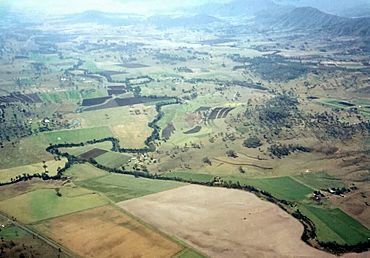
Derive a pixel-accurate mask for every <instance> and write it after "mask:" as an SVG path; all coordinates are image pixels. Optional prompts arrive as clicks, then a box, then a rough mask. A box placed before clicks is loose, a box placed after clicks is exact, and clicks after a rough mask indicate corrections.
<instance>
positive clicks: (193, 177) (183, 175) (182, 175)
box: [164, 172, 214, 183]
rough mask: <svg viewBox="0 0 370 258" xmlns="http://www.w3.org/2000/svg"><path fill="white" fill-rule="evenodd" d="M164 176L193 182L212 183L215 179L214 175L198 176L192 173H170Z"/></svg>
mask: <svg viewBox="0 0 370 258" xmlns="http://www.w3.org/2000/svg"><path fill="white" fill-rule="evenodd" d="M164 176H166V177H170V178H182V179H184V180H192V181H196V182H203V183H206V182H210V181H212V179H213V178H214V176H212V175H208V174H198V173H191V172H169V173H165V174H164Z"/></svg>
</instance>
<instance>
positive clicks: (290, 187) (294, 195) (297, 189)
mask: <svg viewBox="0 0 370 258" xmlns="http://www.w3.org/2000/svg"><path fill="white" fill-rule="evenodd" d="M223 179H224V180H225V181H229V180H231V181H232V182H237V181H239V183H240V184H241V185H251V186H254V187H256V188H258V189H261V190H264V191H266V192H269V193H270V194H272V195H273V196H274V197H276V198H279V199H283V200H290V201H300V200H304V199H305V198H306V196H307V195H309V194H310V193H312V192H313V189H311V188H309V187H307V186H305V185H303V184H300V183H299V182H297V181H296V180H294V179H292V178H290V177H277V178H261V179H254V178H253V179H249V178H237V177H225V178H223Z"/></svg>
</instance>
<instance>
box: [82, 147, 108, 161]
mask: <svg viewBox="0 0 370 258" xmlns="http://www.w3.org/2000/svg"><path fill="white" fill-rule="evenodd" d="M106 152H108V151H107V150H102V149H98V148H95V149H92V150H89V151H87V152H85V153H83V154H81V155H80V156H78V157H79V158H81V159H84V160H89V159H95V158H96V157H99V156H101V155H103V154H104V153H106Z"/></svg>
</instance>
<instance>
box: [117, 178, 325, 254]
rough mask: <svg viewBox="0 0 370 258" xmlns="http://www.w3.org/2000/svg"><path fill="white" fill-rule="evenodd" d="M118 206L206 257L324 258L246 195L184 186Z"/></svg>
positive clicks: (297, 230) (274, 209) (287, 220)
mask: <svg viewBox="0 0 370 258" xmlns="http://www.w3.org/2000/svg"><path fill="white" fill-rule="evenodd" d="M119 205H120V207H122V208H124V209H126V210H127V211H129V212H130V213H132V214H134V215H135V216H137V217H139V218H140V219H143V220H144V221H146V222H148V223H150V224H152V225H153V226H155V227H158V228H159V229H160V230H162V231H164V232H166V233H167V234H169V235H175V236H176V237H179V238H180V239H183V240H185V241H186V242H187V243H188V244H189V245H191V246H193V247H194V248H196V249H198V250H200V251H202V252H204V253H205V254H207V255H209V256H211V257H297V254H299V256H300V257H330V254H327V253H325V252H322V251H319V250H316V249H314V248H312V247H310V246H308V245H307V244H305V243H304V242H303V241H301V235H302V232H303V226H302V225H301V224H300V222H299V221H297V220H295V219H294V218H293V217H291V216H290V215H289V214H287V213H286V212H284V211H283V210H281V209H280V208H279V207H278V206H276V205H274V204H272V203H269V202H266V201H263V200H261V199H259V198H258V197H256V196H255V195H253V194H251V193H248V192H243V191H238V190H231V189H223V188H210V187H203V186H195V185H190V186H184V187H180V188H177V189H174V190H170V191H165V192H161V193H158V194H153V195H149V196H146V197H142V198H137V199H133V200H129V201H125V202H122V203H120V204H119ZM148 211H151V212H149V213H148Z"/></svg>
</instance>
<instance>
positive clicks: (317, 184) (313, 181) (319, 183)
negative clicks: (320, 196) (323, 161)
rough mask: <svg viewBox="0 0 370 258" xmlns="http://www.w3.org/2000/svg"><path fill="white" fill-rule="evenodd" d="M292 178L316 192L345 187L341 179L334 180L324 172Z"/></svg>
mask: <svg viewBox="0 0 370 258" xmlns="http://www.w3.org/2000/svg"><path fill="white" fill-rule="evenodd" d="M293 178H294V179H295V180H298V181H299V182H302V183H303V184H305V185H309V186H310V187H312V188H314V189H318V190H320V189H327V188H333V187H335V188H340V187H344V186H345V184H344V183H343V181H342V180H341V179H339V178H335V177H333V176H331V175H328V174H327V173H324V172H319V173H306V174H302V175H299V176H294V177H293Z"/></svg>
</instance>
